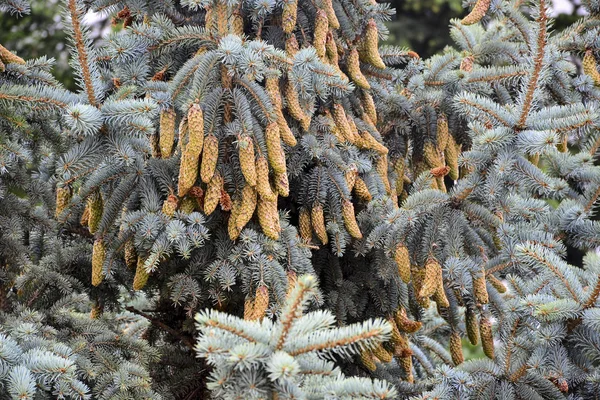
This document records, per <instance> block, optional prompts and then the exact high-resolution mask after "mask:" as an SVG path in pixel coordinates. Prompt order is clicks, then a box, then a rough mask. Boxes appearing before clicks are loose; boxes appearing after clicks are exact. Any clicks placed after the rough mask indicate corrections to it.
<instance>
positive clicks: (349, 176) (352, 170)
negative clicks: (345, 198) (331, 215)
mask: <svg viewBox="0 0 600 400" xmlns="http://www.w3.org/2000/svg"><path fill="white" fill-rule="evenodd" d="M357 177H358V168H357V167H356V164H354V163H352V164H350V166H349V167H348V168H347V169H346V171H345V172H344V178H345V179H346V185H347V186H348V190H349V191H352V189H354V184H355V183H356V178H357Z"/></svg>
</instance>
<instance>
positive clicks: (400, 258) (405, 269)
mask: <svg viewBox="0 0 600 400" xmlns="http://www.w3.org/2000/svg"><path fill="white" fill-rule="evenodd" d="M394 261H396V265H397V266H398V275H400V279H402V281H403V282H404V283H408V282H410V255H409V253H408V249H407V248H406V246H405V245H404V244H403V243H399V244H398V245H397V246H396V249H395V250H394Z"/></svg>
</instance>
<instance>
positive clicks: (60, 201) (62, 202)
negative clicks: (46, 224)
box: [54, 185, 73, 219]
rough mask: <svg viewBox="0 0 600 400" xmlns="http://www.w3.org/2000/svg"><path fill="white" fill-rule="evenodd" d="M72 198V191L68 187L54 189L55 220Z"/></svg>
mask: <svg viewBox="0 0 600 400" xmlns="http://www.w3.org/2000/svg"><path fill="white" fill-rule="evenodd" d="M72 197H73V191H72V190H71V187H70V186H69V185H65V186H61V187H57V188H56V212H55V213H54V215H55V217H56V218H57V219H58V218H59V217H60V215H61V214H62V213H63V211H65V210H66V209H67V207H68V206H69V203H70V202H71V198H72Z"/></svg>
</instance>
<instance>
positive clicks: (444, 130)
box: [436, 114, 450, 151]
mask: <svg viewBox="0 0 600 400" xmlns="http://www.w3.org/2000/svg"><path fill="white" fill-rule="evenodd" d="M449 136H450V131H449V130H448V118H447V117H446V115H445V114H440V115H439V117H438V119H437V125H436V140H437V148H438V149H440V150H441V151H444V150H446V146H447V145H448V139H449Z"/></svg>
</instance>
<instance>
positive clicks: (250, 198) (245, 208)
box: [235, 185, 257, 231]
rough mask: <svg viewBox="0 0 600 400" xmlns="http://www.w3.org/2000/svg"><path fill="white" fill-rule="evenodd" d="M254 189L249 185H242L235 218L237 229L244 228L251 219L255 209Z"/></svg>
mask: <svg viewBox="0 0 600 400" xmlns="http://www.w3.org/2000/svg"><path fill="white" fill-rule="evenodd" d="M256 202H257V197H256V189H254V188H253V187H252V186H250V185H246V186H244V189H242V197H241V203H240V210H239V212H238V215H237V217H236V220H235V224H236V226H237V228H238V230H240V231H241V230H242V229H244V227H245V226H246V224H247V223H248V222H250V220H251V219H252V215H254V210H256Z"/></svg>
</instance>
